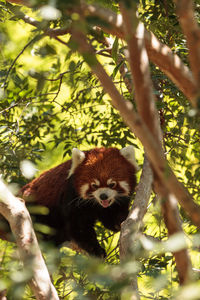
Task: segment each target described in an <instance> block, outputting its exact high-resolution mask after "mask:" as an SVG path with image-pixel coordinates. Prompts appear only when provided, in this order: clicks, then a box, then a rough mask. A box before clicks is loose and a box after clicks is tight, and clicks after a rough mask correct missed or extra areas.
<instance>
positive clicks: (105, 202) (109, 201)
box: [100, 199, 112, 208]
mask: <svg viewBox="0 0 200 300" xmlns="http://www.w3.org/2000/svg"><path fill="white" fill-rule="evenodd" d="M100 202H101V205H102V206H103V207H104V208H106V207H108V206H110V204H111V202H112V201H111V200H108V199H106V200H101V201H100Z"/></svg>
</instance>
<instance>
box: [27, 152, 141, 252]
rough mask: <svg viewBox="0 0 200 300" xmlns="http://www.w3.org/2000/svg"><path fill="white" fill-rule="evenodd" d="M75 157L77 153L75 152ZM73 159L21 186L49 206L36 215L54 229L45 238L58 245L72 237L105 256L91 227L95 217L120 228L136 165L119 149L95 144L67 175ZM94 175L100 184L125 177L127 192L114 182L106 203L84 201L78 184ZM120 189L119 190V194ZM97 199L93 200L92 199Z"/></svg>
mask: <svg viewBox="0 0 200 300" xmlns="http://www.w3.org/2000/svg"><path fill="white" fill-rule="evenodd" d="M74 155H75V156H74V157H75V160H74V162H73V163H75V162H76V159H77V160H78V156H76V153H74ZM71 164H72V161H71V160H69V161H67V162H65V163H63V164H61V165H59V166H57V167H55V168H52V169H50V170H49V171H46V172H44V173H43V174H41V175H40V176H39V177H38V178H36V179H34V180H33V181H32V182H30V183H28V184H27V185H25V186H24V187H23V188H22V189H21V194H22V195H23V197H24V198H25V199H27V198H30V197H31V198H32V199H33V200H35V202H37V203H38V204H40V205H44V206H47V207H49V214H48V215H40V214H39V215H36V216H34V217H35V220H36V222H39V223H42V224H45V225H47V226H49V227H51V228H53V229H54V233H53V235H47V236H46V237H45V238H46V239H48V240H50V241H52V242H54V243H55V244H56V245H61V244H62V243H63V242H65V241H75V242H76V243H77V244H78V246H79V247H80V248H81V249H83V250H85V251H87V252H88V253H89V254H91V255H95V256H98V257H105V255H106V253H105V250H104V249H103V248H102V247H101V246H100V245H99V243H98V240H97V236H96V233H95V230H94V225H95V222H96V221H97V220H98V221H100V222H102V224H103V225H104V226H105V227H106V228H108V229H110V230H112V231H114V232H115V231H118V230H120V224H121V223H122V222H123V221H124V220H125V219H126V217H127V215H128V208H129V204H130V196H131V194H132V193H133V191H134V187H135V185H136V176H135V172H136V170H135V167H134V166H133V165H132V164H131V163H130V162H129V161H127V159H126V158H124V157H123V156H122V155H121V154H120V151H119V150H118V149H115V148H108V149H105V148H96V149H93V150H90V151H86V152H85V159H84V160H83V161H82V162H81V163H80V164H79V165H78V166H77V168H76V169H75V170H74V173H73V174H71V176H70V177H69V178H68V174H69V171H70V167H71ZM95 179H97V180H98V181H99V182H100V185H101V186H107V185H108V179H112V180H113V181H116V182H118V181H126V182H127V183H129V186H130V194H129V195H124V194H123V193H122V192H123V189H122V191H121V190H120V187H119V186H117V185H116V187H113V189H114V188H116V190H117V192H118V194H117V195H118V196H117V197H116V201H114V203H113V204H111V205H110V206H109V207H106V208H105V207H103V206H102V205H100V204H98V202H97V201H96V200H95V199H92V200H90V201H87V200H88V199H86V201H83V199H81V195H80V187H81V186H82V185H83V184H86V183H87V184H90V183H91V182H94V180H95ZM120 193H121V194H120ZM95 201H96V203H95Z"/></svg>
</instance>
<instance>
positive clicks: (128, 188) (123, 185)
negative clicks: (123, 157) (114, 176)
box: [119, 180, 130, 195]
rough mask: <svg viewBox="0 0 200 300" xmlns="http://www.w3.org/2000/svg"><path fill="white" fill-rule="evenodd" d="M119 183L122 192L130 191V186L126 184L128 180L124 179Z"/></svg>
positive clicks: (126, 193)
mask: <svg viewBox="0 0 200 300" xmlns="http://www.w3.org/2000/svg"><path fill="white" fill-rule="evenodd" d="M119 185H120V186H121V188H123V190H124V192H125V193H124V194H125V195H128V194H129V192H130V186H129V184H128V182H126V181H125V180H122V181H119Z"/></svg>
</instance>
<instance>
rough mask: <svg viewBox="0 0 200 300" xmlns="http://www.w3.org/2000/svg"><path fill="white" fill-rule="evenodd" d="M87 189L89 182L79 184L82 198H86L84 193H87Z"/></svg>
mask: <svg viewBox="0 0 200 300" xmlns="http://www.w3.org/2000/svg"><path fill="white" fill-rule="evenodd" d="M88 189H89V184H88V183H86V184H84V185H82V186H81V188H80V195H81V197H82V198H83V199H84V198H87V196H86V193H87V191H88Z"/></svg>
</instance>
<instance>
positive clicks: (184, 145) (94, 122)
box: [0, 0, 200, 299]
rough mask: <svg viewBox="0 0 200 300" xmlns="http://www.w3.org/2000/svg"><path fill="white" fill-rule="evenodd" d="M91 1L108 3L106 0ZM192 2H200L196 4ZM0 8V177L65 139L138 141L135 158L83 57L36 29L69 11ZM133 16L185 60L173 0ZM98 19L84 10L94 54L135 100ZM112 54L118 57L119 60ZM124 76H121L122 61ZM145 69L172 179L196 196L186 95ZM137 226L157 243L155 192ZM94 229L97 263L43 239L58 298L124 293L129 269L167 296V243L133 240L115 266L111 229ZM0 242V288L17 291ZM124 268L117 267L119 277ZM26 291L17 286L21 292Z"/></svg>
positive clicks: (18, 172)
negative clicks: (103, 254) (99, 247)
mask: <svg viewBox="0 0 200 300" xmlns="http://www.w3.org/2000/svg"><path fill="white" fill-rule="evenodd" d="M44 2H45V1H44ZM73 2H74V3H73V4H72V2H71V1H61V0H60V1H57V8H58V9H59V11H61V12H62V10H63V11H64V9H66V6H70V5H75V4H76V2H77V1H73ZM88 2H91V3H93V2H94V1H88ZM98 2H99V3H100V4H102V5H104V6H105V7H109V9H113V10H114V11H117V5H116V2H115V1H109V2H110V3H109V4H108V1H98ZM38 3H40V1H35V6H36V7H37V5H38ZM195 4H196V7H197V8H199V2H198V1H196V2H195ZM0 9H1V11H0V28H1V33H0V42H1V48H0V50H1V51H0V169H1V173H2V174H3V177H4V178H5V179H6V180H7V182H9V183H12V184H13V183H14V184H18V185H19V186H21V185H23V184H24V183H25V182H26V181H27V179H26V178H25V177H24V176H23V173H22V168H21V162H22V161H23V160H30V161H31V162H33V163H35V164H36V166H37V168H38V169H39V171H42V170H43V169H47V168H50V167H51V166H52V165H55V164H59V163H60V162H62V161H63V159H64V160H65V159H67V158H68V157H69V156H70V154H71V149H72V148H73V147H77V148H80V149H83V150H84V149H88V148H93V147H96V146H100V145H102V146H117V147H119V148H121V147H123V146H125V145H128V144H130V143H131V144H134V145H135V146H136V147H137V150H136V156H137V159H138V160H139V163H140V164H142V157H143V149H142V147H141V145H140V143H139V141H138V140H137V139H136V138H135V137H134V136H133V134H132V133H131V132H130V131H129V129H128V128H127V127H126V126H125V125H124V123H123V122H122V120H121V118H120V116H119V114H118V112H117V111H116V110H115V109H114V108H113V107H112V106H111V104H110V100H109V97H108V95H107V94H105V92H104V91H103V89H102V87H101V85H100V84H99V82H98V80H97V79H96V78H95V77H94V75H92V74H91V71H90V69H89V67H88V66H87V64H86V62H85V61H84V60H83V58H82V57H81V56H80V55H79V54H78V53H77V52H76V51H75V50H74V48H76V46H77V45H74V44H73V41H71V39H70V35H69V34H66V35H64V36H63V37H62V38H60V40H59V39H53V38H52V39H51V38H50V37H48V36H46V35H44V34H43V30H45V28H48V27H49V26H51V28H59V27H62V28H67V27H68V25H69V23H70V22H74V21H76V20H75V19H76V17H77V16H76V14H72V15H67V16H66V15H65V16H64V17H62V18H59V19H56V20H52V21H50V20H45V19H44V20H42V17H41V15H40V14H39V13H38V11H37V10H36V11H34V10H31V9H28V8H19V7H17V6H14V5H12V4H8V3H6V2H5V1H1V2H0ZM25 14H28V16H29V17H34V18H36V19H37V20H40V21H41V23H40V26H39V27H37V28H36V27H34V26H31V25H28V24H25V22H24V21H23V19H24V15H25ZM139 15H140V18H141V20H143V22H144V23H145V25H146V27H147V28H148V29H149V30H151V31H152V32H154V33H155V34H156V36H157V37H159V39H160V40H161V41H162V42H163V43H165V44H167V45H168V46H170V48H171V49H172V50H173V51H174V52H175V53H177V54H178V55H179V56H180V57H181V58H182V59H183V60H184V62H186V63H188V62H187V55H186V54H187V47H186V44H185V40H184V37H183V35H182V32H181V30H180V27H179V24H178V20H177V17H176V14H175V7H174V4H173V1H171V0H170V1H156V0H155V1H153V0H141V1H140V8H139ZM197 18H198V19H199V11H198V9H197ZM99 22H102V20H99V19H98V18H90V19H89V18H88V19H87V22H86V24H85V23H84V24H82V25H83V26H86V27H87V30H88V31H89V32H90V39H91V41H92V43H93V46H94V47H95V50H96V52H97V54H99V55H98V57H99V59H100V60H101V62H102V63H103V64H104V66H105V68H106V70H107V72H108V73H109V75H110V76H111V77H112V79H113V81H114V82H115V84H116V86H117V87H118V89H119V90H120V92H121V93H122V94H123V95H124V97H125V98H126V99H129V100H131V101H132V102H133V104H134V101H133V93H132V92H130V91H129V90H128V89H127V87H126V86H125V84H124V82H123V78H122V75H121V73H120V67H121V66H124V67H127V65H126V61H125V55H124V48H125V46H124V44H123V42H122V41H118V39H115V40H114V39H113V41H112V42H113V48H112V52H109V51H106V50H105V48H106V47H105V44H104V39H105V37H107V34H106V33H99V35H98V34H97V33H96V32H94V30H93V25H94V24H95V25H97V26H98V24H99ZM105 26H106V25H105ZM13 28H14V30H13ZM101 35H102V36H101ZM60 41H62V43H61V42H60ZM118 55H120V56H121V58H122V59H121V60H120V61H118V59H117V57H118ZM125 76H126V78H130V72H129V71H128V70H127V69H126V75H125ZM151 76H152V80H153V84H154V92H155V95H156V97H157V108H158V110H159V112H160V117H161V125H162V129H163V135H164V146H165V150H166V154H167V157H168V160H169V162H170V164H171V165H172V167H173V169H174V170H175V171H176V174H177V176H178V178H179V179H180V181H181V182H183V183H184V184H185V186H186V187H187V188H188V189H189V191H190V192H191V194H192V195H193V196H194V199H195V200H196V201H197V202H199V200H200V199H199V195H200V190H199V186H200V183H199V178H200V168H199V160H200V152H199V149H200V133H199V122H198V117H197V115H195V111H194V110H193V108H191V106H190V104H189V102H188V101H187V99H186V98H185V96H184V95H183V94H182V93H181V92H180V91H179V90H178V89H177V87H176V86H175V85H174V84H173V83H172V82H171V81H170V80H169V79H168V78H167V77H166V76H165V75H164V74H163V73H162V72H161V71H160V70H158V68H157V67H155V66H153V65H152V66H151ZM134 105H135V104H134ZM182 219H183V223H184V228H185V230H186V233H187V234H188V235H189V237H190V239H191V240H193V238H194V235H195V234H198V230H197V229H196V227H194V226H192V225H191V223H190V221H189V220H188V218H187V216H186V215H185V214H184V212H182ZM144 224H145V225H144V232H145V233H146V234H147V235H150V236H153V237H154V238H156V240H160V241H161V240H165V239H166V236H167V232H166V229H165V227H164V225H163V221H162V219H161V213H160V207H159V205H158V204H157V203H156V201H154V199H153V200H152V202H151V205H150V207H149V210H148V213H147V215H146V216H145V222H144ZM96 230H97V231H98V233H99V234H98V235H99V238H100V239H101V241H102V243H103V244H104V246H105V247H106V249H107V252H108V253H109V255H108V258H107V260H106V263H103V262H100V261H95V260H92V259H89V258H88V257H86V256H84V255H82V254H75V253H74V252H72V251H70V250H68V249H67V248H65V247H64V248H62V249H61V250H60V252H59V251H57V250H55V249H51V248H49V246H48V245H46V246H45V247H44V253H45V255H46V257H47V263H48V266H49V269H50V270H52V273H53V278H54V283H55V286H56V288H57V290H58V292H59V296H60V299H119V298H120V297H119V294H120V293H121V297H122V299H130V298H129V295H130V281H131V278H132V276H135V274H136V273H137V271H138V270H140V272H139V285H140V286H141V289H140V291H142V292H141V297H142V299H169V298H171V297H172V296H173V295H174V293H175V291H176V290H177V274H176V270H174V267H175V265H174V260H173V257H172V255H171V254H169V251H170V250H171V248H170V247H169V248H168V249H166V250H165V251H164V252H162V251H161V250H157V251H156V250H155V249H156V245H154V243H153V246H152V247H153V248H151V249H149V248H148V246H147V243H145V241H144V240H143V237H142V236H141V238H139V239H138V244H137V245H135V248H134V249H136V251H135V253H134V257H133V258H132V259H131V260H129V261H126V262H124V263H122V264H120V265H119V249H118V245H117V240H118V236H116V235H115V236H113V235H112V234H111V233H110V232H108V231H106V232H105V231H104V229H103V228H102V227H101V225H100V224H97V227H96ZM178 241H179V240H178V239H177V240H176V242H177V244H179V242H178ZM146 242H147V241H146ZM2 245H3V246H2V247H1V254H2V256H1V257H2V259H1V270H0V274H1V276H0V277H1V278H4V279H1V280H0V289H1V290H3V289H4V288H7V289H8V290H9V293H10V294H11V295H13V294H12V293H13V291H14V293H15V299H17V297H19V299H20V297H21V296H17V294H16V287H17V288H19V290H20V293H19V295H21V288H24V284H25V283H26V282H27V276H26V275H27V274H23V272H22V270H21V269H20V266H19V265H17V266H16V264H17V263H15V262H13V255H15V252H12V251H11V248H12V247H11V246H10V245H9V247H8V248H7V244H5V243H3V242H2ZM189 247H190V252H191V254H192V260H193V263H194V267H195V268H197V269H198V268H199V261H200V256H199V253H198V247H199V245H198V243H196V244H195V243H191V244H190V246H189ZM58 252H59V253H58ZM5 253H6V254H5ZM11 253H12V254H11ZM13 253H14V254H13ZM58 266H59V268H58ZM10 267H11V268H12V270H10ZM19 270H20V271H19ZM172 271H173V272H172ZM16 272H18V273H17V274H19V273H20V272H21V274H22V275H23V276H21V280H19V278H18V280H17V279H16V278H17V276H16ZM123 273H125V274H126V275H124V276H122V274H123ZM31 297H32V296H31V292H30V291H29V290H28V288H26V291H25V293H24V299H31ZM188 299H189V298H188ZM191 299H192V298H191ZM194 299H195V298H194Z"/></svg>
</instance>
